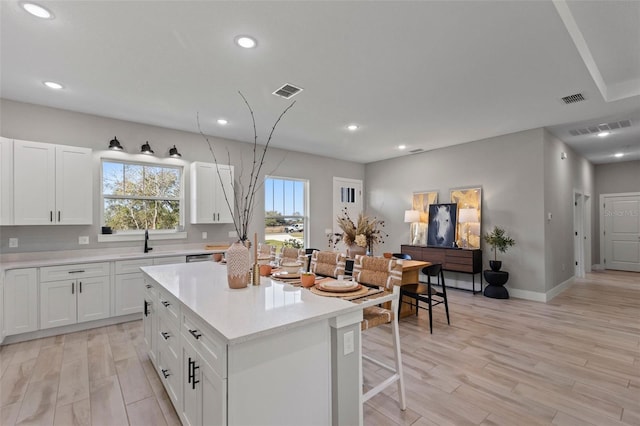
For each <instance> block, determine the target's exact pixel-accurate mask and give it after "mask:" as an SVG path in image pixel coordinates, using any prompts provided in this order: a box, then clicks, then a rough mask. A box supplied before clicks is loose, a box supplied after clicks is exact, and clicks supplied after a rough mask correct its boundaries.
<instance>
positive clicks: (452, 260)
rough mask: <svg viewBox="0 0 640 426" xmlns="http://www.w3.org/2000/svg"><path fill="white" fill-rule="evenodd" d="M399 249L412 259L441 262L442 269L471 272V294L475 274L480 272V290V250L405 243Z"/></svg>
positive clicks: (474, 287) (474, 286)
mask: <svg viewBox="0 0 640 426" xmlns="http://www.w3.org/2000/svg"><path fill="white" fill-rule="evenodd" d="M400 251H401V252H402V253H406V254H408V255H409V256H411V259H414V260H423V261H425V262H431V263H441V264H442V269H444V270H445V271H450V272H462V273H465V274H471V277H472V278H471V280H472V283H473V287H472V291H473V294H476V274H480V292H482V250H480V249H471V250H468V249H455V248H445V247H426V246H412V245H408V244H407V245H402V246H400Z"/></svg>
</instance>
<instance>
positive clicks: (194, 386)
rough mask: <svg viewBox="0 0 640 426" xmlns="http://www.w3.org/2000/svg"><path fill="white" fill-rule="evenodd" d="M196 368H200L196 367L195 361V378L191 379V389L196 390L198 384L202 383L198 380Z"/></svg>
mask: <svg viewBox="0 0 640 426" xmlns="http://www.w3.org/2000/svg"><path fill="white" fill-rule="evenodd" d="M196 368H200V367H199V366H197V365H196V362H195V361H193V376H192V377H191V389H195V388H196V383H200V380H196Z"/></svg>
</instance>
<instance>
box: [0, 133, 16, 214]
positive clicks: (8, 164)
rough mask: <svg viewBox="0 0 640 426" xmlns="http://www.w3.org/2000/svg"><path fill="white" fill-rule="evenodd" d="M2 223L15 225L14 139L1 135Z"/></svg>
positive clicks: (0, 199)
mask: <svg viewBox="0 0 640 426" xmlns="http://www.w3.org/2000/svg"><path fill="white" fill-rule="evenodd" d="M0 225H13V139H7V138H3V137H0Z"/></svg>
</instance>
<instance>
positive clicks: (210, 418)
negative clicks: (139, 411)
mask: <svg viewBox="0 0 640 426" xmlns="http://www.w3.org/2000/svg"><path fill="white" fill-rule="evenodd" d="M196 340H199V339H196ZM195 342H196V341H194V337H193V336H192V335H185V334H183V339H182V401H181V402H182V403H181V407H182V411H181V413H180V418H181V420H182V423H183V424H185V425H222V424H224V422H225V419H226V407H227V383H226V379H223V378H221V377H220V375H219V374H218V373H216V371H215V370H214V369H213V367H212V366H211V365H209V363H208V362H207V361H206V358H205V357H204V356H203V355H202V354H200V352H199V351H198V350H196V345H197V343H195ZM194 343H195V345H194Z"/></svg>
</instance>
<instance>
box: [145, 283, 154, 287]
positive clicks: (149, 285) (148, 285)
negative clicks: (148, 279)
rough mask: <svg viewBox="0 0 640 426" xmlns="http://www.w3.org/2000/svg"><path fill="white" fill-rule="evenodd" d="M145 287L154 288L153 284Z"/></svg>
mask: <svg viewBox="0 0 640 426" xmlns="http://www.w3.org/2000/svg"><path fill="white" fill-rule="evenodd" d="M145 287H147V288H153V286H152V285H151V284H147V285H146V286H145Z"/></svg>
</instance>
